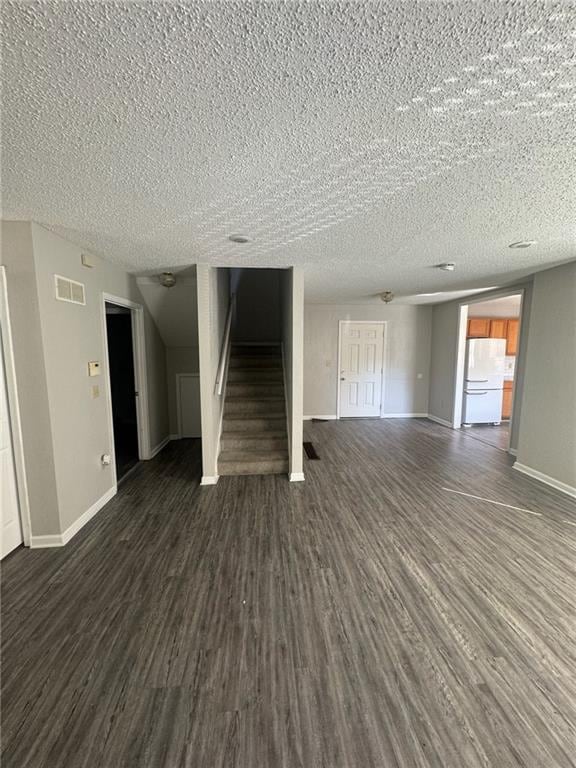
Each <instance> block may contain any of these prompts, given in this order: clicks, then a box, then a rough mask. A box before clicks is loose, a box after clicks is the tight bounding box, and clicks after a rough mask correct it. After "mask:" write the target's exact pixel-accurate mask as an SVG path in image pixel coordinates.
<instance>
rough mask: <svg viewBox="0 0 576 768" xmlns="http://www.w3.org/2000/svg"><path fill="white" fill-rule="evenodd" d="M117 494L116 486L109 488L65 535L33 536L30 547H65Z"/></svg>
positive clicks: (67, 529)
mask: <svg viewBox="0 0 576 768" xmlns="http://www.w3.org/2000/svg"><path fill="white" fill-rule="evenodd" d="M116 493H117V487H116V485H113V486H112V488H109V489H108V490H107V491H106V493H105V494H103V495H102V496H101V497H100V498H99V499H98V500H97V501H95V502H94V504H92V506H91V507H89V508H88V509H87V510H86V512H84V514H82V515H80V517H79V518H78V519H77V520H75V521H74V522H73V523H72V525H70V526H69V527H68V528H66V530H65V531H64V533H61V534H49V535H47V536H32V537H31V540H30V546H31V547H32V549H44V548H47V547H63V546H64V545H65V544H67V543H68V542H69V541H70V539H71V538H72V537H73V536H75V535H76V534H77V533H78V531H80V530H81V529H82V528H84V526H85V525H86V523H88V522H90V520H92V518H93V517H94V515H96V514H97V513H98V512H99V511H100V510H101V509H102V507H104V506H105V505H106V504H107V503H108V502H109V501H110V499H112V498H113V497H114V496H115V495H116Z"/></svg>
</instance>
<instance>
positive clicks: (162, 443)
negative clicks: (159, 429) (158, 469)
mask: <svg viewBox="0 0 576 768" xmlns="http://www.w3.org/2000/svg"><path fill="white" fill-rule="evenodd" d="M171 439H172V437H171V436H170V435H168V436H167V437H165V438H164V440H161V441H160V442H159V443H158V445H156V446H155V447H154V448H152V450H151V451H150V457H149V458H151V459H153V458H154V456H157V455H158V454H159V453H160V451H161V450H162V448H166V446H167V445H168V443H169V442H170V440H171Z"/></svg>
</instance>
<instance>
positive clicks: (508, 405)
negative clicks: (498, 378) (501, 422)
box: [502, 381, 514, 419]
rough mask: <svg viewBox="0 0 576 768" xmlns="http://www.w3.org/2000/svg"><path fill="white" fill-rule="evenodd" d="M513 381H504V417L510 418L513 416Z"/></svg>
mask: <svg viewBox="0 0 576 768" xmlns="http://www.w3.org/2000/svg"><path fill="white" fill-rule="evenodd" d="M513 387H514V382H513V381H505V382H504V391H503V393H502V419H509V418H510V417H511V416H512V389H513Z"/></svg>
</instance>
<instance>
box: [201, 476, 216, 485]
mask: <svg viewBox="0 0 576 768" xmlns="http://www.w3.org/2000/svg"><path fill="white" fill-rule="evenodd" d="M218 477H219V475H202V479H201V480H200V485H216V483H217V482H218Z"/></svg>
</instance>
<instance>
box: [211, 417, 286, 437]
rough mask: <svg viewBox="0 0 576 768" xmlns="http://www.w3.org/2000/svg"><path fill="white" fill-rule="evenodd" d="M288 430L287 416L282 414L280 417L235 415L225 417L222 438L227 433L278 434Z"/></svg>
mask: <svg viewBox="0 0 576 768" xmlns="http://www.w3.org/2000/svg"><path fill="white" fill-rule="evenodd" d="M285 429H286V416H285V415H284V414H283V413H282V414H279V415H278V416H273V417H271V416H257V415H256V414H254V415H251V416H246V415H245V414H234V415H232V416H225V417H224V421H223V423H222V436H224V433H226V432H269V431H270V430H272V431H274V432H278V431H279V430H280V431H282V430H285Z"/></svg>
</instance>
